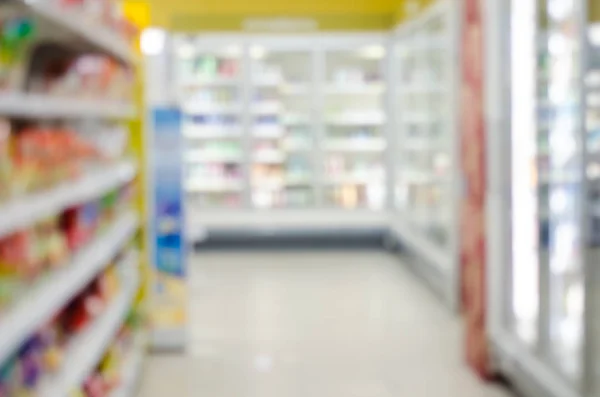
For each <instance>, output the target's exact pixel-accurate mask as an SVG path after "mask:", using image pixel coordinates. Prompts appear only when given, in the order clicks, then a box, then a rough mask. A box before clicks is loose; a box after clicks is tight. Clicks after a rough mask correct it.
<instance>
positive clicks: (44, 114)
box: [0, 93, 136, 119]
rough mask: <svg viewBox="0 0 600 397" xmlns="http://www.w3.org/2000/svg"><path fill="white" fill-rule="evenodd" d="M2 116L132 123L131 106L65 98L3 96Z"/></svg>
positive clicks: (0, 101)
mask: <svg viewBox="0 0 600 397" xmlns="http://www.w3.org/2000/svg"><path fill="white" fill-rule="evenodd" d="M0 114H2V115H4V116H10V117H19V118H26V119H56V118H61V119H81V118H84V117H86V118H105V119H131V118H134V117H135V116H136V109H135V107H134V106H133V105H132V104H131V103H127V102H125V103H122V102H109V101H103V100H93V99H86V98H62V97H55V96H51V95H42V94H12V93H9V94H0Z"/></svg>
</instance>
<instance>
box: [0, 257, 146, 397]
mask: <svg viewBox="0 0 600 397" xmlns="http://www.w3.org/2000/svg"><path fill="white" fill-rule="evenodd" d="M125 252H126V251H123V252H122V253H120V254H119V255H117V257H115V258H114V259H113V260H112V261H111V264H110V265H109V266H108V267H107V269H106V270H105V271H104V272H103V273H101V274H100V275H98V277H96V279H94V280H93V281H92V282H91V283H89V284H88V285H87V286H86V287H84V289H83V290H82V291H81V292H80V293H79V294H78V295H77V296H75V297H74V298H73V299H72V300H71V301H70V302H69V303H68V304H67V305H66V306H65V307H64V308H63V309H62V310H61V311H59V312H58V313H57V314H56V316H55V317H54V318H52V319H51V320H50V321H49V322H48V323H47V324H44V325H42V327H41V328H40V329H38V330H37V331H36V332H35V333H34V334H33V335H32V336H30V337H29V338H28V339H27V340H26V341H25V342H24V343H23V344H22V345H21V346H20V348H19V349H18V350H17V351H15V353H14V355H13V356H11V357H10V358H9V359H8V360H7V361H6V362H5V363H3V365H2V367H1V368H0V395H1V396H22V395H23V396H24V395H39V394H42V395H44V393H49V394H51V392H53V391H54V390H53V387H54V385H55V384H58V382H59V381H60V380H61V377H63V378H64V377H65V373H68V372H69V371H71V369H70V368H68V366H69V365H71V364H73V363H72V361H73V357H75V354H77V353H78V352H81V351H82V349H89V348H92V347H93V343H88V342H90V340H89V339H90V337H91V336H93V335H95V326H96V325H98V324H101V323H102V322H104V323H106V322H107V319H108V320H110V319H111V318H110V317H109V316H111V315H112V313H113V310H114V308H115V307H117V308H118V309H120V312H119V313H118V314H119V316H120V317H125V315H126V314H127V306H124V305H119V306H118V304H119V303H121V302H120V301H123V296H124V294H127V295H129V296H128V297H127V298H128V299H131V297H132V294H131V289H132V288H134V287H135V285H134V284H132V283H131V278H132V277H131V275H128V274H127V272H128V271H129V272H130V271H131V269H127V268H126V267H125V265H127V264H128V263H127V262H126V259H127V255H131V254H126V253H125ZM123 334H124V332H120V333H119V334H118V336H117V339H116V343H115V345H114V346H115V348H118V347H119V346H120V345H123V344H124V343H125V342H127V343H130V342H129V341H127V338H126V337H125V335H123ZM111 349H112V348H111ZM91 369H94V368H91ZM88 370H90V369H88ZM114 377H116V375H113V378H114ZM93 379H94V376H93V374H90V376H89V378H88V381H86V382H85V384H84V385H83V387H84V389H85V394H84V395H85V396H87V397H95V396H98V397H99V396H106V395H108V394H106V393H104V394H100V393H99V392H98V390H97V389H98V387H95V388H90V387H89V386H90V384H91V385H93V382H90V381H89V380H93ZM96 383H97V382H96ZM107 383H108V382H107ZM117 385H118V379H114V381H113V382H112V384H111V386H112V387H116V386H117ZM74 386H76V389H79V386H78V385H74ZM107 386H108V384H107ZM94 389H96V390H94ZM105 389H106V390H108V387H105ZM69 391H70V390H69Z"/></svg>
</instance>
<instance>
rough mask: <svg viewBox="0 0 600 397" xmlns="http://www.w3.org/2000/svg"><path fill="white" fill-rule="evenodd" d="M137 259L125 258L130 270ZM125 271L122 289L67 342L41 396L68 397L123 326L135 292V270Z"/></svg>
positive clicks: (130, 256)
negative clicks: (55, 371)
mask: <svg viewBox="0 0 600 397" xmlns="http://www.w3.org/2000/svg"><path fill="white" fill-rule="evenodd" d="M137 261H138V256H137V255H136V254H130V255H129V256H128V257H127V258H126V259H125V262H126V266H129V267H130V270H133V268H134V267H137ZM128 273H129V274H127V277H125V280H124V282H123V283H122V284H123V285H122V291H121V292H120V293H119V295H117V296H116V297H115V298H114V299H113V301H112V302H110V303H109V304H108V306H107V307H106V309H105V312H104V313H103V314H102V315H101V316H100V317H99V318H98V319H96V320H95V321H94V322H93V323H92V324H91V325H90V326H89V327H88V329H86V330H85V331H83V333H82V334H81V335H78V336H77V337H76V338H75V340H73V341H72V342H71V343H70V344H69V346H68V348H67V351H66V353H65V356H64V359H63V363H62V369H61V371H60V372H59V373H58V374H57V375H56V376H55V377H53V378H52V379H50V380H49V384H48V385H47V386H46V388H45V389H44V390H43V391H42V393H41V396H42V397H64V396H68V395H70V394H71V392H72V391H73V390H75V389H77V388H79V387H80V386H81V385H82V384H83V382H84V381H85V380H86V379H87V377H88V376H89V375H90V374H91V373H92V371H94V369H95V367H96V366H97V365H98V363H99V362H100V360H101V359H102V357H103V356H104V354H105V353H106V351H107V350H108V348H109V346H110V344H111V343H112V341H113V340H114V338H115V336H116V335H117V333H118V331H119V329H120V328H121V326H122V325H123V322H124V321H125V318H126V317H127V314H128V313H129V310H130V308H131V306H132V304H133V301H134V299H135V296H136V293H137V291H138V285H139V279H138V275H137V273H136V272H135V271H131V272H128Z"/></svg>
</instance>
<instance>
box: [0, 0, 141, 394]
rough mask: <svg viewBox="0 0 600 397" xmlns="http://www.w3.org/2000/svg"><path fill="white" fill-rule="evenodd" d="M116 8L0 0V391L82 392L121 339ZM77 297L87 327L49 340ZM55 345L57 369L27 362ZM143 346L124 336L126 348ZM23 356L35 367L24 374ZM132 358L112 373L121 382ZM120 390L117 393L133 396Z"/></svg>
mask: <svg viewBox="0 0 600 397" xmlns="http://www.w3.org/2000/svg"><path fill="white" fill-rule="evenodd" d="M101 3H102V4H101ZM118 7H119V6H118V4H117V3H114V4H113V3H106V2H96V3H94V1H91V2H89V3H86V4H85V5H73V4H70V3H69V4H66V3H64V2H58V1H53V0H41V1H35V2H30V1H23V0H9V1H5V2H2V4H0V15H1V16H0V23H1V24H2V26H3V30H2V33H0V35H1V36H2V37H1V39H2V45H3V57H2V60H0V219H1V221H0V334H1V335H2V337H0V394H4V393H8V394H7V395H20V394H37V395H42V396H65V395H69V394H71V393H73V392H75V391H78V390H80V391H82V393H83V394H82V395H85V393H87V391H86V387H87V386H88V385H89V383H90V382H94V378H96V379H97V378H98V374H97V373H96V371H97V370H98V365H99V363H100V362H101V361H102V360H103V358H104V357H105V356H106V355H109V354H111V355H112V354H115V349H116V350H118V348H116V347H115V346H116V345H119V346H120V345H124V344H126V341H125V340H124V337H123V336H122V335H121V334H122V331H123V330H124V329H125V327H127V325H125V323H126V318H128V317H129V316H131V315H132V313H134V312H135V310H136V309H135V308H136V297H137V295H138V292H139V280H140V277H141V276H140V275H139V274H138V273H139V271H140V267H139V264H140V256H139V254H138V248H139V247H137V244H136V242H135V240H136V239H135V238H136V236H137V235H138V232H139V230H140V222H139V219H140V214H139V213H137V212H135V211H134V210H133V208H134V206H135V205H134V204H135V202H134V200H135V195H136V194H137V192H136V188H135V186H136V183H137V174H138V170H139V162H138V159H136V158H133V157H132V156H131V153H132V150H131V148H130V147H128V145H129V131H128V128H127V126H126V124H125V123H126V122H128V121H130V120H132V119H135V118H136V117H137V110H138V109H136V106H135V105H134V104H133V103H134V102H133V97H132V92H133V89H134V87H133V84H134V82H133V80H134V79H133V75H134V73H135V68H136V66H137V65H136V60H137V57H136V55H135V51H134V50H133V44H132V43H133V40H134V37H135V35H136V34H137V33H136V32H135V29H134V28H133V27H132V25H130V24H129V23H128V22H127V21H125V20H124V19H122V18H121V16H120V13H119V12H117V8H118ZM100 284H102V285H103V287H99V285H100ZM84 299H96V304H97V308H100V307H102V308H103V309H102V312H101V313H91V312H90V313H85V314H84V313H78V314H77V315H78V316H79V321H80V323H79V326H82V324H84V323H86V325H85V326H84V327H83V326H82V327H83V328H81V329H79V328H78V327H74V326H73V325H71V326H73V329H70V330H69V331H67V327H66V326H65V328H64V330H63V331H61V338H64V339H61V341H58V340H57V339H56V338H58V337H57V336H56V335H57V334H55V333H53V331H52V330H53V329H54V328H53V327H57V326H58V325H57V324H58V323H59V322H62V321H64V322H65V324H66V322H67V320H66V319H65V318H64V317H65V313H66V312H68V311H70V313H71V315H72V316H75V315H74V314H73V311H74V310H75V309H74V307H75V306H76V305H79V304H81V302H83V300H84ZM102 300H105V301H104V302H102V305H100V301H102ZM61 324H62V323H61ZM63 325H64V324H63ZM129 331H131V332H136V330H134V329H130V328H128V332H129ZM63 333H64V334H63ZM61 349H63V350H64V351H62V352H60V353H62V354H61V356H62V357H63V359H62V360H60V361H58V362H56V363H55V364H54V365H50V364H49V363H46V362H43V363H42V361H43V360H38V359H36V360H33V361H27V360H30V358H31V355H41V354H58V353H59V352H58V350H61ZM143 349H144V347H143V346H141V345H140V344H132V348H131V351H130V355H131V356H132V357H134V356H136V357H140V356H141V354H142V351H143ZM50 352H52V353H50ZM26 361H27V362H28V364H27V365H28V370H29V371H34V372H35V374H36V375H35V376H30V375H27V379H25V378H24V377H23V378H22V376H21V375H20V374H21V373H22V372H23V370H22V369H21V366H23V365H25V364H23V363H24V362H26ZM34 362H35V365H36V368H33V367H31V366H32V365H34V364H33V363H34ZM133 365H135V366H138V368H139V365H141V363H140V360H139V359H136V360H135V362H133V361H132V364H131V365H124V366H123V369H122V371H123V373H124V374H125V373H131V375H129V377H130V378H133V377H134V375H133V373H134V372H135V371H136V370H134V369H132V368H131V367H132V366H133ZM113 369H114V370H117V371H118V370H119V369H118V368H113ZM126 370H127V371H126ZM7 376H8V378H6V377H7ZM131 382H133V380H132V381H131ZM124 387H125V385H123V386H122V388H120V389H118V390H115V395H119V396H131V395H133V394H134V392H135V390H133V388H132V387H129V388H128V389H124ZM120 390H121V391H120ZM117 392H119V393H118V394H117Z"/></svg>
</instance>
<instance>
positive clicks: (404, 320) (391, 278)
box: [139, 251, 508, 397]
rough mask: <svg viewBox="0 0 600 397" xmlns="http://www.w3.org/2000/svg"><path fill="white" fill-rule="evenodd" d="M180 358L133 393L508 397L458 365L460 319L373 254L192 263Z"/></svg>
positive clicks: (151, 370) (209, 258) (259, 255)
mask: <svg viewBox="0 0 600 397" xmlns="http://www.w3.org/2000/svg"><path fill="white" fill-rule="evenodd" d="M191 289H192V291H191V299H192V301H191V329H190V338H191V341H190V349H189V352H188V354H187V356H155V357H153V358H151V359H150V360H149V363H148V367H147V369H146V373H145V377H144V380H143V384H142V387H141V390H140V394H139V396H140V397H164V396H180V397H192V396H193V397H197V396H210V397H307V396H311V397H391V396H394V397H397V396H410V397H420V396H444V397H454V396H456V397H505V396H508V393H506V392H505V391H502V390H499V389H497V388H493V387H488V386H484V385H483V384H481V383H480V382H479V381H478V380H477V379H476V378H475V377H474V376H473V375H472V374H471V373H470V372H469V370H468V369H467V368H466V367H465V366H464V364H463V361H462V354H461V339H462V338H461V334H460V329H459V323H458V321H457V320H456V319H454V318H453V317H452V316H451V315H450V314H448V313H447V312H446V311H445V310H444V308H443V307H442V306H441V304H440V303H439V302H438V301H436V299H435V298H434V297H433V296H431V295H430V293H429V292H428V291H426V290H425V289H423V287H422V286H420V285H419V282H418V281H417V280H415V279H414V278H413V277H412V275H411V274H410V273H408V272H407V271H405V270H404V269H403V268H402V267H401V266H399V265H398V263H397V261H396V260H395V259H394V258H391V257H389V256H387V255H386V254H384V253H380V252H357V251H348V252H326V251H325V252H312V253H311V252H293V253H292V252H267V253H263V252H239V253H210V254H202V255H197V256H195V257H194V259H193V272H192V276H191Z"/></svg>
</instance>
